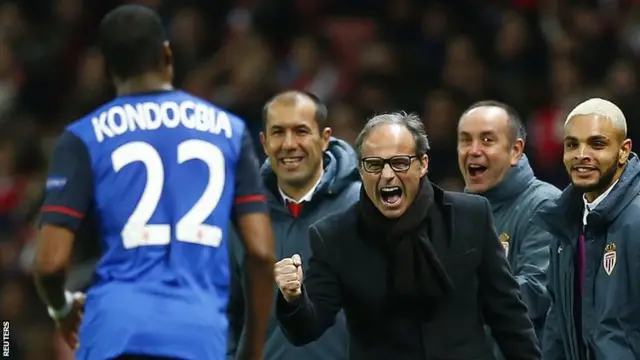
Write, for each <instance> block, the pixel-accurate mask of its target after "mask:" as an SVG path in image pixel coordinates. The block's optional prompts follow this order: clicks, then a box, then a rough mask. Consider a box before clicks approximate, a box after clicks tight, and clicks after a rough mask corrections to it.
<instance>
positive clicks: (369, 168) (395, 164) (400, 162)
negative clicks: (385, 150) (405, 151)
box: [360, 155, 418, 174]
mask: <svg viewBox="0 0 640 360" xmlns="http://www.w3.org/2000/svg"><path fill="white" fill-rule="evenodd" d="M417 157H418V155H397V156H392V157H390V158H388V159H383V158H381V157H377V156H368V157H364V158H362V159H360V163H361V164H362V168H363V169H364V171H366V172H368V173H372V174H378V173H381V172H382V169H384V166H385V165H386V164H389V166H390V167H391V170H393V171H396V172H405V171H407V170H409V168H410V167H411V163H412V162H413V159H416V158H417Z"/></svg>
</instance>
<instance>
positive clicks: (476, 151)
mask: <svg viewBox="0 0 640 360" xmlns="http://www.w3.org/2000/svg"><path fill="white" fill-rule="evenodd" d="M526 138H527V134H526V130H525V127H524V125H523V124H522V121H521V120H520V116H519V115H518V113H517V112H516V111H515V110H514V109H513V108H512V107H510V106H509V105H507V104H503V103H501V102H497V101H480V102H478V103H475V104H473V105H471V106H470V107H469V108H468V109H467V110H466V111H465V112H464V113H463V114H462V116H461V117H460V121H459V123H458V165H459V166H460V172H461V173H462V176H463V177H464V181H465V184H466V188H465V191H466V192H469V193H473V194H478V195H482V196H484V197H486V198H487V200H489V203H490V204H491V210H492V212H493V220H494V226H495V228H496V232H497V233H498V234H499V235H498V237H499V239H500V242H502V245H503V246H504V249H505V253H506V255H507V259H508V260H509V264H510V265H511V270H512V272H513V275H514V276H515V277H516V280H518V284H519V285H520V292H521V293H522V299H523V300H524V302H525V304H527V308H528V309H529V317H530V318H531V321H533V323H534V325H535V327H536V334H537V335H538V339H542V336H541V335H542V330H543V326H544V320H545V318H546V315H547V310H548V309H549V297H548V296H547V290H546V286H547V281H546V271H547V267H548V266H549V244H550V242H551V234H549V233H548V232H546V231H542V230H541V229H540V227H539V226H537V225H535V224H534V223H533V222H532V221H530V219H531V216H532V215H533V213H534V212H535V211H536V210H537V209H539V208H540V206H541V205H542V204H544V203H545V202H547V201H550V200H551V199H554V198H555V197H557V196H558V195H559V194H560V190H558V189H557V188H556V187H554V186H553V185H551V184H547V183H545V182H542V181H540V180H538V179H537V178H536V177H535V175H534V174H533V170H532V169H531V166H530V165H529V160H528V159H527V156H526V155H524V154H523V150H524V146H525V141H526ZM497 355H498V357H499V358H502V357H501V356H500V355H499V354H497Z"/></svg>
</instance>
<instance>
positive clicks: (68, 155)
mask: <svg viewBox="0 0 640 360" xmlns="http://www.w3.org/2000/svg"><path fill="white" fill-rule="evenodd" d="M92 200H93V172H92V170H91V160H90V155H89V151H88V149H87V147H86V146H85V144H84V143H83V142H82V140H80V138H78V137H77V136H76V135H74V134H73V133H70V132H68V131H66V132H64V133H63V134H62V135H61V136H60V138H58V142H57V144H56V147H55V149H54V151H53V156H52V159H51V165H50V168H49V174H48V177H47V182H46V185H45V197H44V203H43V205H42V209H41V216H40V224H41V225H43V224H50V225H58V226H62V227H65V228H68V229H71V230H73V231H75V230H77V229H78V227H79V226H80V224H81V222H82V219H83V218H84V216H85V214H86V212H87V211H88V210H89V208H90V206H91V202H92Z"/></svg>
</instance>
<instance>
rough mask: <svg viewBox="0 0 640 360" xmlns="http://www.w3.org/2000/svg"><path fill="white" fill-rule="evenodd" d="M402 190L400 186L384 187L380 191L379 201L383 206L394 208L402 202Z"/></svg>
mask: <svg viewBox="0 0 640 360" xmlns="http://www.w3.org/2000/svg"><path fill="white" fill-rule="evenodd" d="M402 195H403V193H402V188H400V186H385V187H383V188H381V189H380V199H382V202H383V203H384V204H385V205H388V206H394V205H397V204H399V203H400V201H401V200H402Z"/></svg>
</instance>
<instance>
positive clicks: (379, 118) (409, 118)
mask: <svg viewBox="0 0 640 360" xmlns="http://www.w3.org/2000/svg"><path fill="white" fill-rule="evenodd" d="M385 124H390V125H402V126H404V127H405V128H407V130H409V132H410V133H411V136H413V142H414V144H415V149H416V150H415V151H416V155H418V156H422V155H425V154H426V153H427V152H428V151H429V149H430V147H429V138H427V132H426V130H425V129H424V124H423V123H422V120H421V119H420V117H419V116H418V115H416V114H413V113H412V114H407V113H406V112H404V111H401V112H393V113H387V114H380V115H376V116H374V117H372V118H371V119H369V120H368V121H367V123H366V124H365V125H364V128H363V129H362V131H360V134H358V137H357V138H356V151H357V152H358V157H360V156H361V155H362V143H363V142H364V140H365V139H366V138H367V137H368V136H369V134H370V133H371V131H372V130H373V129H375V128H377V127H378V126H380V125H385Z"/></svg>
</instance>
